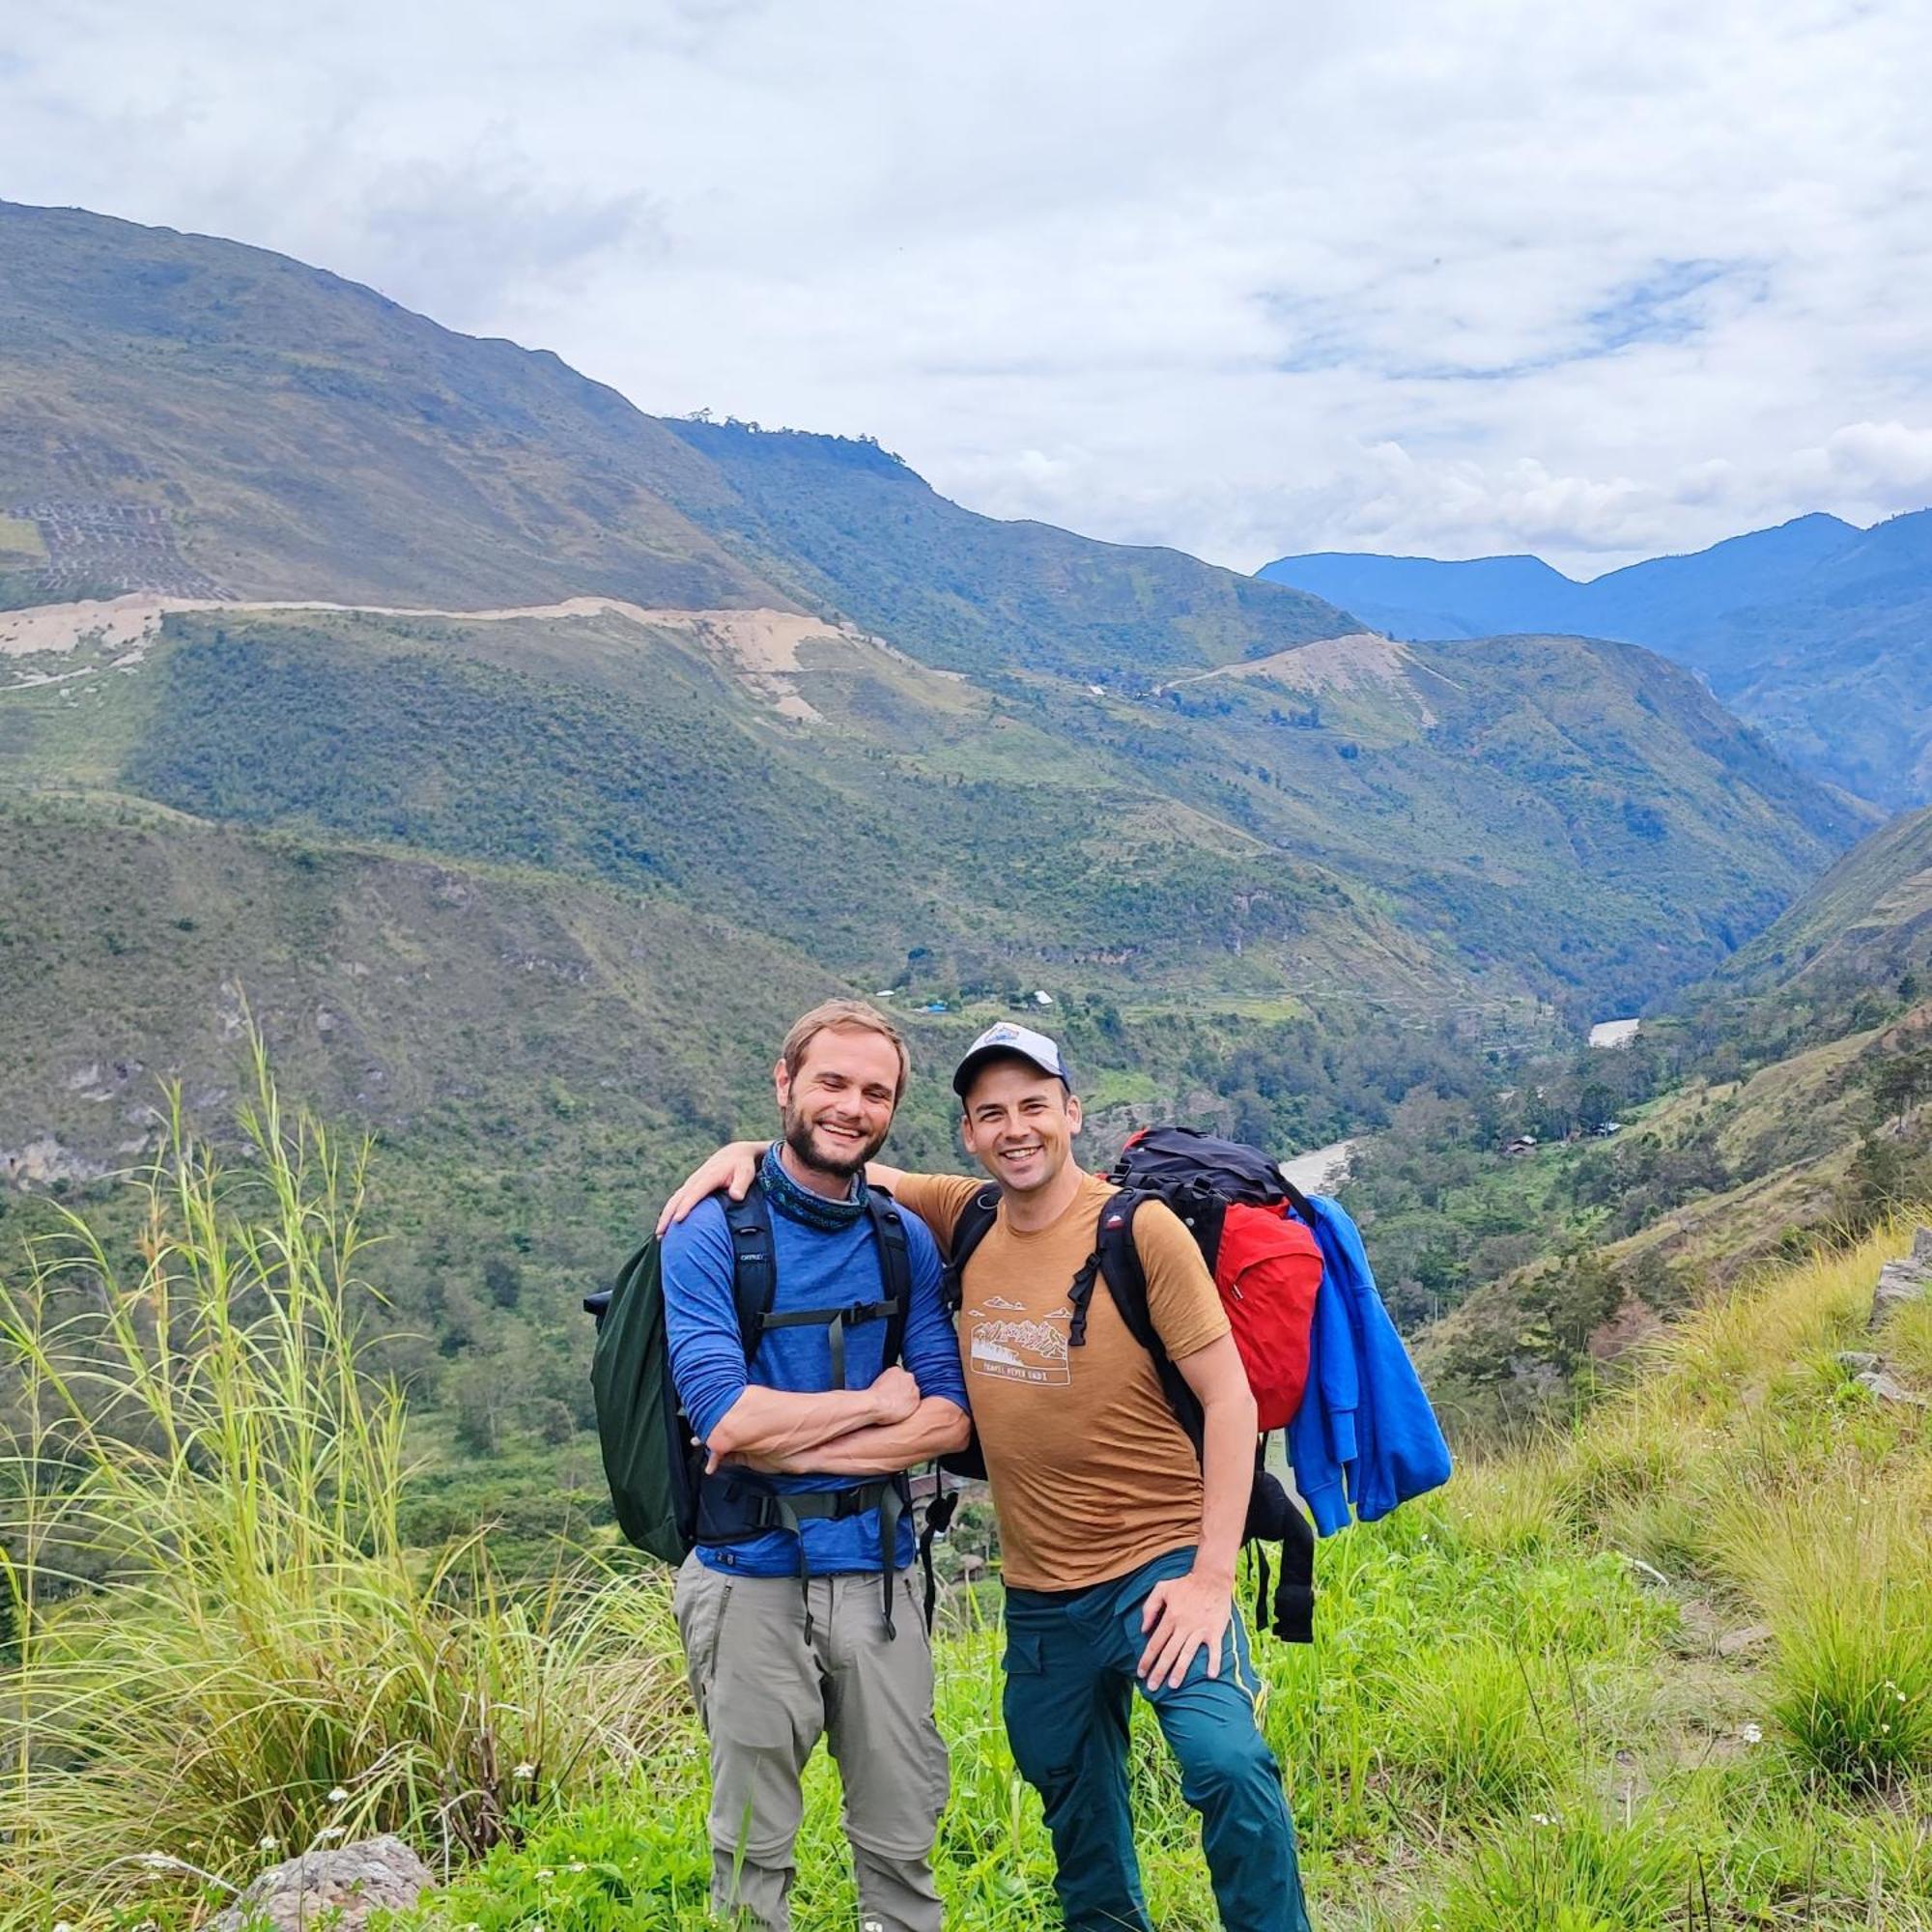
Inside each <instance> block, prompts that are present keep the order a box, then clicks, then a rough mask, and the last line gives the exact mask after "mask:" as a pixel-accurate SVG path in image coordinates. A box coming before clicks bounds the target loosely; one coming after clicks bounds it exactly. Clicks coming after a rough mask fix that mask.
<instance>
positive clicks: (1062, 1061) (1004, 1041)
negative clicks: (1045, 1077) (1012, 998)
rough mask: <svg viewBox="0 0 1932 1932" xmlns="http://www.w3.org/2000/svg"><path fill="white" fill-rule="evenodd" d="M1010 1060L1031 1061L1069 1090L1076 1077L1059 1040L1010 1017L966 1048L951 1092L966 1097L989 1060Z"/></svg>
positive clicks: (953, 1071)
mask: <svg viewBox="0 0 1932 1932" xmlns="http://www.w3.org/2000/svg"><path fill="white" fill-rule="evenodd" d="M1011 1059H1017V1060H1030V1061H1032V1063H1033V1064H1034V1065H1036V1066H1037V1067H1038V1068H1039V1070H1040V1071H1041V1072H1042V1073H1050V1074H1052V1075H1053V1077H1054V1078H1055V1079H1056V1080H1059V1081H1061V1082H1063V1083H1064V1084H1065V1087H1066V1089H1067V1091H1068V1092H1069V1093H1070V1092H1071V1091H1072V1088H1073V1079H1072V1076H1071V1075H1070V1074H1069V1073H1068V1072H1067V1070H1066V1057H1065V1054H1063V1053H1062V1052H1061V1050H1060V1045H1059V1042H1058V1041H1056V1040H1051V1039H1048V1038H1047V1037H1046V1036H1045V1035H1044V1034H1043V1033H1035V1032H1034V1030H1033V1029H1032V1028H1031V1027H1023V1026H1014V1025H1013V1023H1012V1022H1011V1021H1010V1020H1002V1021H1001V1022H1000V1023H999V1024H998V1025H997V1026H989V1027H988V1028H987V1029H986V1031H985V1032H984V1033H982V1034H981V1035H980V1037H979V1038H978V1039H976V1040H975V1041H974V1042H973V1044H972V1045H971V1046H969V1047H968V1048H967V1049H966V1057H965V1059H964V1060H962V1061H961V1062H960V1063H959V1065H957V1066H955V1067H954V1068H953V1069H952V1091H953V1092H954V1093H955V1094H958V1095H959V1097H960V1098H961V1099H962V1100H963V1099H964V1098H965V1097H966V1090H967V1088H969V1087H970V1086H972V1084H973V1076H974V1075H975V1074H976V1073H978V1072H979V1070H980V1067H982V1066H983V1065H985V1064H986V1062H987V1061H989V1060H1011Z"/></svg>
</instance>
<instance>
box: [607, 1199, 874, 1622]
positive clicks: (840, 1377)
mask: <svg viewBox="0 0 1932 1932" xmlns="http://www.w3.org/2000/svg"><path fill="white" fill-rule="evenodd" d="M721 1205H722V1206H723V1208H724V1209H725V1222H726V1224H727V1226H728V1227H729V1229H730V1233H731V1259H732V1291H733V1294H734V1297H735V1299H736V1301H737V1304H738V1332H739V1336H740V1339H741V1340H742V1341H743V1343H744V1348H745V1361H746V1363H747V1365H748V1366H749V1365H750V1363H751V1362H752V1360H753V1357H754V1356H755V1355H756V1354H757V1352H758V1344H759V1342H760V1340H761V1339H762V1338H763V1335H764V1332H765V1330H766V1329H767V1328H790V1327H823V1328H824V1329H825V1330H826V1331H827V1334H828V1337H829V1339H830V1343H831V1351H832V1374H833V1380H834V1383H835V1385H837V1386H840V1387H842V1386H843V1385H844V1380H845V1331H846V1330H847V1329H848V1328H851V1327H854V1326H856V1325H858V1324H859V1323H861V1322H867V1321H884V1322H885V1323H886V1341H885V1353H884V1362H885V1364H886V1365H887V1366H889V1367H890V1366H892V1365H893V1364H895V1363H896V1362H897V1361H898V1359H899V1354H900V1350H901V1348H902V1346H903V1342H904V1336H905V1321H906V1311H907V1308H908V1306H909V1305H910V1302H911V1298H912V1264H911V1261H910V1259H909V1256H908V1254H907V1249H906V1234H905V1224H904V1222H903V1221H902V1220H901V1219H900V1215H899V1209H898V1208H897V1207H896V1206H895V1203H894V1202H893V1199H892V1197H891V1196H890V1195H889V1194H887V1193H886V1192H885V1191H884V1190H883V1189H877V1188H875V1189H872V1190H871V1191H870V1193H869V1195H868V1197H867V1208H868V1211H869V1213H870V1215H871V1221H872V1231H873V1235H874V1237H875V1240H876V1243H877V1246H878V1254H879V1273H880V1282H881V1293H880V1297H879V1299H877V1300H876V1301H867V1302H852V1303H849V1304H847V1305H845V1306H843V1307H839V1308H800V1309H787V1310H785V1311H784V1312H783V1313H781V1314H774V1313H773V1309H772V1303H773V1300H774V1298H775V1296H776V1294H777V1293H778V1271H777V1269H776V1267H775V1266H774V1264H773V1261H772V1230H771V1218H770V1209H769V1208H768V1207H767V1205H766V1202H765V1195H764V1189H763V1188H762V1187H760V1186H758V1185H756V1184H755V1183H753V1187H752V1189H751V1191H750V1192H749V1193H748V1194H747V1195H746V1196H745V1198H744V1200H743V1201H732V1200H729V1199H726V1200H725V1201H724V1202H723V1203H722V1204H721ZM583 1306H584V1310H585V1312H586V1313H588V1314H590V1315H593V1316H595V1317H596V1320H597V1342H596V1347H595V1349H594V1350H593V1352H592V1354H591V1358H590V1385H591V1390H592V1393H593V1394H594V1395H595V1397H596V1401H597V1435H598V1442H599V1445H600V1447H601V1448H602V1450H603V1455H604V1473H605V1475H606V1477H607V1478H608V1479H609V1481H610V1485H611V1508H612V1510H613V1511H614V1513H615V1515H616V1518H617V1526H618V1528H619V1529H621V1530H622V1531H623V1533H624V1535H625V1537H626V1538H627V1539H628V1540H629V1541H630V1542H631V1543H633V1544H635V1545H636V1546H637V1547H638V1548H639V1549H642V1550H645V1551H647V1552H648V1553H649V1554H651V1555H653V1556H656V1557H659V1558H661V1559H662V1560H663V1561H665V1562H667V1563H673V1564H675V1563H681V1562H683V1560H684V1559H685V1557H686V1556H688V1555H689V1554H690V1553H691V1551H692V1549H693V1548H695V1547H696V1545H697V1544H699V1543H703V1544H732V1543H746V1542H750V1541H751V1540H752V1539H753V1537H758V1536H763V1535H766V1534H768V1533H769V1532H770V1531H772V1530H775V1529H776V1530H783V1531H785V1532H787V1533H788V1534H790V1535H793V1536H796V1537H798V1538H799V1545H800V1551H801V1561H800V1571H801V1575H802V1577H803V1575H804V1574H805V1570H806V1566H805V1563H804V1560H803V1551H804V1537H803V1536H802V1534H801V1533H800V1527H799V1525H800V1523H801V1521H802V1520H806V1519H809V1518H815V1517H836V1518H843V1517H849V1516H856V1515H862V1514H864V1513H865V1512H866V1511H867V1510H873V1509H876V1510H877V1511H878V1512H879V1529H880V1543H881V1546H882V1549H881V1555H882V1564H883V1568H884V1573H885V1576H886V1577H887V1578H888V1585H887V1587H888V1592H889V1593H890V1578H891V1577H892V1576H893V1574H894V1569H895V1566H894V1563H893V1560H892V1559H893V1553H894V1548H895V1543H896V1538H897V1531H898V1522H899V1519H900V1518H901V1517H902V1516H903V1515H904V1514H905V1513H906V1510H907V1508H908V1507H909V1505H910V1501H911V1490H910V1485H909V1483H908V1482H907V1480H906V1478H905V1477H904V1476H903V1475H898V1476H894V1477H890V1478H886V1479H882V1480H874V1481H869V1482H861V1483H853V1484H850V1485H848V1486H846V1487H844V1488H842V1489H835V1490H823V1491H816V1490H815V1491H806V1492H799V1491H783V1492H781V1491H778V1490H775V1489H774V1488H773V1486H772V1485H771V1483H770V1482H769V1480H768V1479H767V1478H765V1477H764V1476H761V1475H759V1474H757V1473H755V1472H754V1471H752V1470H749V1469H739V1468H728V1469H720V1470H718V1471H716V1472H715V1473H713V1474H711V1475H706V1474H705V1470H704V1464H705V1462H706V1460H707V1459H706V1454H705V1450H704V1447H703V1445H702V1444H701V1443H700V1442H699V1441H698V1440H697V1435H696V1430H695V1429H694V1428H693V1427H692V1424H691V1419H690V1417H689V1416H687V1415H686V1414H685V1412H684V1407H683V1405H682V1404H681V1403H680V1401H679V1400H678V1393H677V1384H676V1382H675V1381H674V1380H673V1379H672V1378H671V1369H670V1345H669V1340H668V1336H667V1335H666V1332H665V1297H664V1273H663V1256H662V1251H661V1246H660V1243H659V1241H658V1239H657V1237H656V1236H652V1237H651V1239H649V1240H648V1241H646V1242H645V1243H644V1244H643V1246H642V1247H640V1248H639V1250H638V1251H637V1253H636V1254H634V1255H633V1256H632V1257H631V1258H630V1260H629V1261H627V1262H626V1263H625V1264H624V1265H623V1266H622V1268H620V1269H619V1270H618V1273H617V1279H616V1282H615V1284H614V1285H613V1286H612V1287H611V1289H610V1290H608V1291H607V1292H605V1293H598V1294H591V1295H586V1296H585V1297H584V1302H583ZM891 1621H892V1611H891V1599H890V1594H888V1598H887V1622H888V1625H889V1626H890V1624H891Z"/></svg>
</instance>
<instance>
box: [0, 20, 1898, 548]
mask: <svg viewBox="0 0 1932 1932" xmlns="http://www.w3.org/2000/svg"><path fill="white" fill-rule="evenodd" d="M1928 95H1932V9H1928V8H1926V7H1924V6H1923V5H1922V4H1920V0H1872V3H1871V4H1851V3H1850V0H1700V4H1698V5H1695V6H1687V5H1685V4H1684V0H1667V4H1652V0H1603V4H1600V5H1598V6H1595V7H1591V8H1581V7H1572V6H1564V5H1561V4H1551V0H1533V4H1518V0H1458V4H1455V5H1444V4H1441V0H1327V4H1324V5H1321V6H1315V5H1309V4H1306V0H1254V4H1249V3H1248V0H1197V4H1193V5H1170V6H1151V5H1142V6H1136V5H1134V4H1133V0H1124V4H1123V0H1106V4H1090V0H547V4H544V5H541V6H532V5H530V4H529V0H514V4H510V0H460V4H459V0H443V4H437V0H413V4H412V0H381V4H377V3H376V0H305V4H303V5H301V6H295V5H292V4H290V3H289V0H257V3H256V4H253V5H242V4H238V0H224V4H216V0H168V4H167V5H165V6H156V5H155V4H153V0H43V4H42V5H41V6H39V7H37V8H34V9H31V10H30V9H27V8H15V9H10V10H9V18H8V20H7V23H6V25H5V27H4V28H0V195H5V196H6V197H8V198H10V199H14V200H19V201H29V202H47V203H78V204H81V205H83V206H86V207H89V208H94V209H98V210H100V211H103V212H106V213H115V214H121V215H127V216H129V217H131V218H133V219H136V220H140V221H149V222H158V223H165V224H167V225H169V226H172V227H178V228H193V229H200V230H204V231H209V232H213V233H217V234H222V235H228V236H233V237H236V238H238V239H240V240H242V241H253V242H258V243H261V244H264V245H267V246H270V247H274V248H280V249H283V250H286V251H287V252H289V253H291V254H295V255H298V256H300V257H302V258H303V259H305V260H308V261H311V262H314V263H317V264H319V265H321V266H323V267H327V268H331V269H334V270H339V271H340V272H342V273H345V274H348V275H352V276H354V277H355V278H356V279H358V280H363V281H368V282H372V283H374V284H375V285H376V286H377V287H379V288H381V289H383V290H384V292H385V293H387V294H389V295H391V296H394V297H396V298H398V299H400V300H402V301H405V302H407V303H409V304H410V305H411V306H412V307H416V308H420V309H423V310H426V311H428V312H429V313H430V314H432V315H435V316H436V317H438V318H439V319H440V321H443V322H445V323H448V324H449V325H451V326H452V327H458V328H464V329H469V330H472V331H475V332H478V333H484V334H503V335H509V336H512V337H514V338H515V339H517V340H518V341H520V342H524V343H527V344H530V345H532V346H538V347H545V348H552V349H554V350H556V351H557V352H558V353H559V354H561V355H563V356H565V357H566V359H568V360H569V361H571V362H573V363H575V364H576V365H577V366H579V367H580V368H582V369H583V370H584V371H586V372H587V373H589V374H591V375H594V376H597V377H599V378H601V379H603V380H605V381H607V382H611V383H613V384H616V385H617V386H618V387H619V388H621V389H623V390H624V391H625V392H626V393H627V394H629V395H630V396H631V397H632V398H633V399H634V400H635V401H636V402H638V403H639V405H640V406H641V407H643V408H645V409H648V410H652V411H656V412H662V413H668V414H675V413H681V412H686V411H689V410H693V409H696V408H698V407H708V408H710V409H713V410H715V411H717V412H719V413H721V414H725V413H730V414H735V415H740V416H745V417H750V418H753V419H754V420H757V421H761V422H763V423H765V424H767V425H772V424H779V423H784V424H790V425H794V426H798V427H803V428H812V429H826V430H838V431H843V432H849V433H855V434H856V433H859V432H862V431H864V432H869V433H871V434H873V435H876V436H877V437H878V438H879V439H880V440H882V441H883V442H885V443H886V444H887V445H888V446H889V447H891V448H894V449H896V450H898V451H900V452H901V453H902V454H903V455H904V456H905V457H906V458H907V459H908V460H909V461H911V462H912V463H913V464H914V465H915V467H916V468H918V469H920V470H921V471H923V473H924V474H925V475H926V476H928V477H929V478H930V479H931V480H932V481H933V482H934V483H935V484H936V485H937V486H938V487H939V488H941V489H943V490H944V491H946V492H947V493H948V494H949V495H951V496H954V497H959V498H960V499H962V500H963V501H965V502H967V503H970V504H972V505H973V506H975V507H976V508H979V509H983V510H986V511H989V512H992V513H993V514H996V515H1001V516H1037V517H1044V518H1047V519H1050V520H1051V521H1053V522H1056V523H1062V524H1066V525H1069V526H1072V527H1074V528H1077V529H1081V530H1085V531H1087V532H1090V533H1092V534H1094V535H1097V536H1106V537H1114V538H1119V539H1122V540H1125V541H1132V542H1170V543H1175V544H1179V545H1180V546H1181V547H1183V548H1185V549H1188V550H1192V551H1195V552H1197V553H1199V554H1203V555H1206V556H1209V557H1212V558H1214V559H1216V560H1217V561H1221V562H1225V563H1231V564H1236V565H1238V566H1240V567H1243V568H1252V567H1254V566H1255V565H1257V564H1260V563H1261V562H1263V561H1264V560H1265V559H1267V558H1268V557H1270V556H1274V555H1278V554H1282V553H1285V552H1291V551H1299V550H1315V549H1331V548H1333V549H1370V550H1386V551H1401V552H1410V553H1420V554H1439V555H1476V554H1485V553H1488V552H1492V551H1499V550H1533V551H1536V552H1539V553H1540V554H1544V555H1546V556H1548V557H1549V558H1550V559H1551V560H1552V561H1555V562H1558V563H1560V564H1562V565H1563V566H1565V567H1566V568H1570V569H1573V570H1575V571H1577V572H1579V573H1582V574H1589V573H1592V572H1595V571H1598V570H1602V569H1605V568H1607V567H1608V566H1610V565H1612V564H1615V563H1620V562H1624V561H1627V560H1629V559H1630V558H1632V557H1634V556H1637V555H1644V554H1653V553H1655V552H1658V551H1663V550H1680V549H1689V548H1694V547H1696V546H1697V545H1699V544H1702V543H1706V542H1709V541H1712V540H1714V539H1716V538H1718V537H1720V536H1724V535H1728V534H1730V533H1732V532H1734V531H1736V530H1739V529H1744V528H1749V527H1753V526H1760V525H1763V524H1766V523H1771V522H1776V521H1777V520H1779V519H1781V518H1784V517H1786V516H1789V515H1793V514H1796V513H1798V512H1801V511H1804V510H1809V509H1830V510H1834V511H1836V512H1838V513H1839V514H1840V515H1844V516H1848V517H1852V518H1854V519H1856V520H1858V521H1860V522H1869V521H1871V520H1873V519H1874V518H1877V517H1880V516H1884V515H1888V514H1889V513H1891V512H1893V511H1896V510H1901V509H1917V508H1919V507H1921V506H1924V505H1925V504H1927V503H1928V502H1932V353H1928V349H1932V115H1928V114H1927V112H1926V111H1925V106H1924V103H1925V101H1926V99H1927V98H1928ZM4 273H5V265H4V263H0V277H3V276H4Z"/></svg>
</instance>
